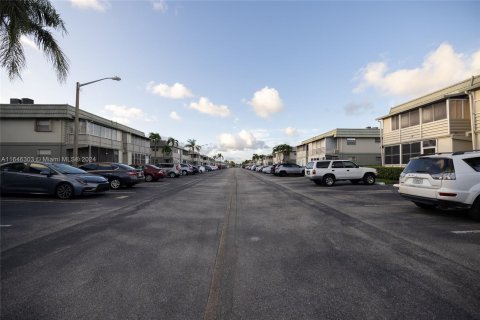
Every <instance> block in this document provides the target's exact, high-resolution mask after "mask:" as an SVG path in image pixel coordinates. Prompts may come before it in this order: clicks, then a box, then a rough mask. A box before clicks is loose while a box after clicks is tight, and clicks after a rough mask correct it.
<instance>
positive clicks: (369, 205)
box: [363, 202, 410, 207]
mask: <svg viewBox="0 0 480 320" xmlns="http://www.w3.org/2000/svg"><path fill="white" fill-rule="evenodd" d="M386 205H388V206H406V205H410V203H409V202H407V203H384V204H364V205H363V206H364V207H385V206H386Z"/></svg>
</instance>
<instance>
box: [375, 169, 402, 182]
mask: <svg viewBox="0 0 480 320" xmlns="http://www.w3.org/2000/svg"><path fill="white" fill-rule="evenodd" d="M369 167H370V168H375V169H377V178H379V179H385V180H397V181H398V178H400V173H402V171H403V168H399V167H382V166H369Z"/></svg>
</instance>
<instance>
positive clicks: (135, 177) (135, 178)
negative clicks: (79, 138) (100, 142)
mask: <svg viewBox="0 0 480 320" xmlns="http://www.w3.org/2000/svg"><path fill="white" fill-rule="evenodd" d="M80 169H82V170H85V171H88V172H90V173H94V174H97V175H100V176H103V177H105V178H106V179H107V180H108V182H109V183H110V188H111V189H118V188H120V187H121V186H126V187H132V186H134V185H135V184H137V183H140V182H142V181H143V179H144V175H143V171H137V170H135V168H133V167H130V166H128V165H126V164H123V163H115V162H96V163H87V164H84V165H83V166H80Z"/></svg>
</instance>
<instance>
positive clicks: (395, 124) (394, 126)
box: [390, 115, 400, 131]
mask: <svg viewBox="0 0 480 320" xmlns="http://www.w3.org/2000/svg"><path fill="white" fill-rule="evenodd" d="M398 120H399V119H398V115H397V116H393V117H392V118H391V119H390V121H391V122H392V123H391V126H392V131H393V130H398V129H399V128H400V127H399V123H398Z"/></svg>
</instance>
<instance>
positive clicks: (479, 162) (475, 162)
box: [463, 157, 480, 172]
mask: <svg viewBox="0 0 480 320" xmlns="http://www.w3.org/2000/svg"><path fill="white" fill-rule="evenodd" d="M463 161H465V162H466V163H467V164H468V165H469V166H470V167H472V168H473V170H475V171H477V172H480V157H475V158H468V159H463Z"/></svg>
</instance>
